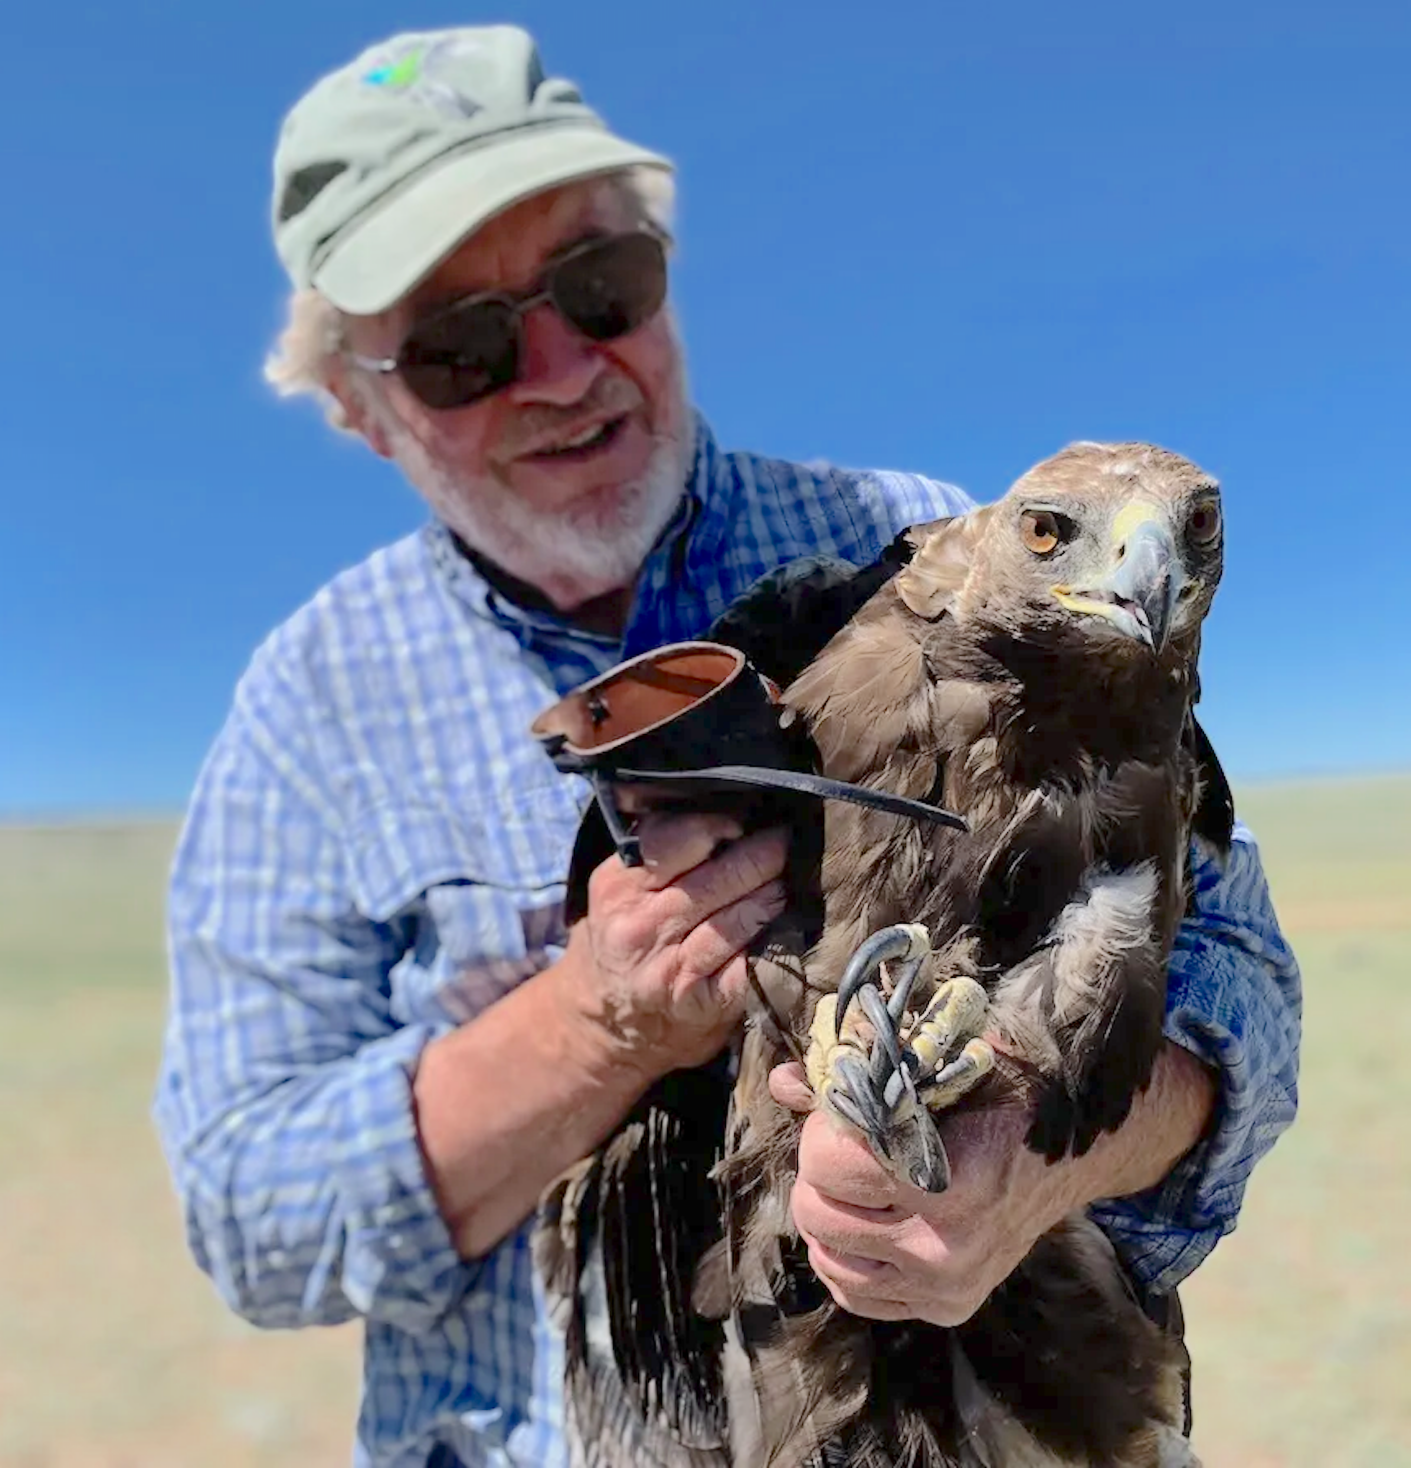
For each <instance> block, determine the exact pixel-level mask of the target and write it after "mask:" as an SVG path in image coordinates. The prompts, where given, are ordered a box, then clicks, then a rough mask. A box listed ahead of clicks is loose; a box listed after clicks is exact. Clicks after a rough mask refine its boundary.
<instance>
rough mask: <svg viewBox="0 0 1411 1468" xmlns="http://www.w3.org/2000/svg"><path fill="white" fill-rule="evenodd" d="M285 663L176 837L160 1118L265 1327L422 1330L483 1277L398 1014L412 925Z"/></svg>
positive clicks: (230, 728) (203, 1254) (228, 1275)
mask: <svg viewBox="0 0 1411 1468" xmlns="http://www.w3.org/2000/svg"><path fill="white" fill-rule="evenodd" d="M278 686H279V680H278V679H277V678H272V677H269V676H262V677H247V679H246V682H245V685H244V686H243V688H242V694H241V696H240V697H239V698H238V699H237V703H236V707H235V710H234V712H233V713H232V716H231V718H230V720H229V722H228V723H227V725H226V727H225V729H224V731H223V732H222V734H221V736H220V738H219V739H218V741H217V743H216V745H215V747H214V749H213V751H212V753H211V755H210V757H209V759H208V761H207V763H206V766H205V769H204V771H203V773H202V775H201V777H200V781H199V785H198V788H197V791H196V793H195V797H194V799H193V801H192V804H191V809H190V815H189V817H188V821H187V825H186V828H185V830H184V833H183V837H182V840H181V843H180V845H179V848H178V852H177V857H176V862H175V869H174V877H173V883H172V888H171V897H170V911H169V944H170V958H171V965H172V972H173V1001H172V1007H171V1012H170V1017H169V1022H168V1028H167V1034H166V1043H165V1048H164V1058H163V1065H162V1071H161V1075H160V1079H159V1084H158V1093H157V1099H156V1116H157V1121H158V1126H159V1130H160V1132H161V1134H162V1139H163V1143H164V1146H165V1148H166V1151H167V1155H168V1160H169V1163H170V1166H171V1168H172V1171H173V1174H174V1177H175V1180H176V1183H177V1187H178V1191H179V1193H180V1196H181V1199H182V1203H183V1207H184V1213H185V1219H186V1225H187V1231H188V1237H189V1241H190V1245H191V1248H192V1251H193V1253H194V1255H195V1257H196V1259H197V1261H198V1263H199V1264H200V1265H201V1267H202V1268H203V1269H204V1270H205V1271H206V1272H207V1273H208V1274H209V1275H210V1276H211V1278H212V1280H213V1281H214V1283H215V1284H216V1286H217V1288H218V1289H219V1291H220V1293H221V1295H222V1296H223V1297H224V1299H225V1300H226V1301H227V1302H228V1303H229V1304H230V1306H231V1307H232V1308H233V1309H235V1310H236V1311H237V1312H238V1313H240V1314H241V1315H243V1316H244V1317H245V1318H247V1319H248V1320H250V1321H252V1322H254V1323H255V1324H257V1325H261V1326H270V1327H287V1326H299V1325H311V1324H332V1323H336V1322H339V1321H342V1320H346V1319H349V1318H351V1317H353V1316H355V1315H362V1316H367V1317H369V1318H371V1319H374V1320H383V1321H386V1322H389V1323H394V1324H396V1325H398V1326H400V1327H401V1328H403V1329H406V1330H416V1329H417V1328H419V1327H424V1326H425V1325H426V1324H427V1323H428V1322H430V1321H433V1320H435V1319H437V1318H438V1317H440V1316H441V1315H443V1314H444V1313H445V1312H446V1311H447V1310H448V1309H449V1308H450V1307H451V1306H452V1305H453V1304H454V1303H455V1301H456V1300H457V1299H459V1298H460V1297H461V1296H462V1295H463V1294H464V1293H465V1292H466V1291H467V1290H468V1289H471V1288H473V1286H474V1282H475V1276H476V1268H475V1267H474V1266H468V1265H466V1264H463V1263H462V1262H461V1260H460V1259H459V1258H458V1256H457V1254H456V1252H455V1250H454V1248H453V1246H452V1243H451V1240H450V1238H449V1236H448V1233H447V1230H446V1228H445V1225H444V1223H443V1221H442V1219H441V1215H440V1214H439V1212H438V1211H437V1207H436V1203H435V1200H434V1198H433V1196H432V1194H431V1190H430V1187H429V1185H428V1182H427V1180H426V1176H425V1172H424V1168H423V1164H422V1159H421V1154H420V1149H419V1145H418V1142H417V1136H416V1130H415V1126H414V1121H413V1113H412V1100H411V1078H412V1076H413V1074H414V1072H415V1067H416V1064H417V1060H418V1057H419V1055H420V1053H421V1050H422V1048H423V1046H424V1045H425V1044H426V1043H427V1041H428V1039H429V1038H431V1035H432V1030H431V1029H430V1028H429V1027H428V1026H426V1025H421V1024H411V1025H401V1024H398V1023H397V1022H396V1020H395V1018H394V1016H393V1014H392V1013H391V1012H390V1004H389V999H390V992H391V990H390V984H389V977H388V976H389V973H390V971H391V969H392V967H393V965H394V964H396V962H397V961H398V959H399V958H400V957H401V956H402V955H403V953H404V952H405V951H406V949H407V946H408V943H409V941H410V937H411V934H410V933H409V932H408V931H406V930H405V922H404V921H403V920H401V919H393V920H391V921H388V922H386V923H378V922H374V921H371V920H370V919H369V918H367V917H366V916H365V915H363V914H361V913H358V912H357V911H356V910H355V906H354V903H353V901H352V900H351V898H350V895H349V882H348V873H347V867H346V852H345V850H344V849H343V846H342V843H341V840H340V822H339V821H338V819H337V813H336V812H334V811H333V810H331V809H330V808H329V806H328V804H327V803H326V800H325V797H324V794H323V792H322V791H321V790H320V789H319V787H318V784H317V782H316V780H315V778H314V777H313V776H312V775H311V774H310V772H309V770H308V768H307V767H305V766H301V765H300V764H299V763H297V762H295V760H294V759H293V758H292V757H291V755H290V751H291V750H307V748H308V743H309V741H308V738H307V731H304V730H301V729H300V728H298V726H297V725H298V715H297V714H291V713H290V712H288V709H289V707H290V705H291V701H290V700H288V699H281V698H280V697H279V696H278Z"/></svg>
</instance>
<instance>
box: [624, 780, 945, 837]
mask: <svg viewBox="0 0 1411 1468" xmlns="http://www.w3.org/2000/svg"><path fill="white" fill-rule="evenodd" d="M612 779H613V781H614V783H617V784H622V785H685V786H692V785H698V786H705V787H710V786H712V785H714V786H717V787H718V786H722V785H725V786H737V785H747V786H754V787H756V788H758V789H762V790H788V791H792V792H793V793H794V794H796V795H812V796H816V797H817V798H818V799H819V800H846V801H848V802H850V803H851V804H853V805H862V806H867V807H868V808H869V809H870V810H881V811H886V812H887V813H888V814H889V815H894V816H908V817H910V818H911V819H912V820H916V821H931V822H933V823H934V824H935V825H938V826H952V827H954V828H955V829H956V830H957V831H968V830H969V829H970V823H969V822H968V821H967V820H966V819H965V817H964V816H958V815H956V814H955V812H954V811H949V810H943V809H942V808H941V807H940V806H939V805H930V804H928V803H927V802H926V801H924V800H912V799H911V798H910V797H909V796H906V795H892V794H889V793H888V792H887V791H885V790H871V789H869V788H868V787H867V786H866V785H850V784H848V783H847V782H846V781H843V780H829V779H827V778H826V777H825V776H823V775H807V774H804V773H802V772H801V771H798V770H772V769H765V768H763V767H761V766H757V765H713V766H711V767H710V768H708V769H704V770H629V769H625V768H623V767H622V766H617V767H616V768H614V770H613V771H612Z"/></svg>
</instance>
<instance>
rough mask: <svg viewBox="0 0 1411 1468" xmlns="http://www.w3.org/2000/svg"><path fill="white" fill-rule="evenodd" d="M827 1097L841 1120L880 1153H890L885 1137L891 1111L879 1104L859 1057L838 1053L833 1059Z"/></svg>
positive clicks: (886, 1154)
mask: <svg viewBox="0 0 1411 1468" xmlns="http://www.w3.org/2000/svg"><path fill="white" fill-rule="evenodd" d="M828 1100H829V1102H830V1104H831V1105H832V1106H833V1107H834V1108H835V1109H836V1111H837V1112H838V1114H839V1115H840V1116H841V1117H842V1118H843V1120H844V1121H849V1122H851V1123H852V1124H853V1126H855V1127H856V1128H857V1129H858V1131H860V1132H862V1133H863V1134H864V1135H865V1136H866V1137H867V1139H868V1141H870V1142H871V1143H872V1145H873V1146H874V1147H875V1148H876V1149H877V1151H878V1152H880V1153H881V1154H882V1156H883V1157H887V1158H890V1157H891V1155H892V1149H891V1145H890V1143H889V1141H888V1137H889V1135H890V1132H891V1127H892V1114H891V1111H890V1110H889V1109H888V1108H887V1107H885V1106H883V1105H882V1101H881V1098H880V1096H879V1094H878V1092H877V1088H876V1087H875V1086H874V1085H873V1084H872V1080H871V1077H870V1076H869V1075H868V1074H867V1069H866V1067H865V1066H864V1065H863V1063H862V1061H861V1060H858V1059H856V1058H854V1057H853V1056H851V1055H839V1056H837V1057H836V1058H835V1059H834V1061H833V1084H832V1086H831V1087H830V1088H829V1091H828Z"/></svg>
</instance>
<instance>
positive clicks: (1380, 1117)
mask: <svg viewBox="0 0 1411 1468" xmlns="http://www.w3.org/2000/svg"><path fill="white" fill-rule="evenodd" d="M1241 811H1242V813H1243V814H1244V816H1245V818H1246V819H1247V820H1248V821H1249V822H1250V823H1251V824H1252V825H1253V826H1254V827H1255V829H1256V830H1257V831H1258V832H1259V834H1260V836H1261V838H1262V841H1263V843H1264V849H1265V855H1266V859H1267V862H1268V867H1269V871H1270V874H1271V879H1272V881H1273V883H1274V888H1275V893H1276V896H1277V898H1278V901H1279V905H1280V910H1281V913H1282V915H1283V918H1284V922H1285V926H1286V927H1287V929H1288V930H1289V932H1290V934H1291V935H1292V937H1293V938H1294V940H1295V944H1296V946H1297V948H1298V951H1299V954H1300V957H1301V959H1302V961H1303V965H1304V971H1305V980H1306V986H1307V1039H1306V1046H1305V1060H1304V1081H1303V1109H1302V1114H1301V1116H1300V1119H1299V1122H1298V1124H1297V1125H1296V1127H1295V1128H1294V1130H1293V1131H1292V1132H1291V1133H1290V1134H1289V1136H1288V1137H1287V1138H1286V1139H1285V1140H1284V1142H1283V1143H1282V1144H1281V1145H1280V1147H1279V1148H1278V1149H1277V1150H1276V1152H1275V1153H1274V1155H1273V1156H1272V1157H1271V1158H1270V1159H1269V1160H1268V1161H1267V1162H1266V1163H1265V1164H1264V1165H1263V1166H1262V1168H1261V1169H1260V1171H1259V1174H1258V1176H1257V1177H1256V1178H1255V1180H1254V1183H1253V1186H1252V1188H1251V1190H1250V1195H1249V1198H1248V1202H1247V1205H1246V1208H1245V1213H1244V1217H1243V1221H1242V1223H1241V1226H1240V1229H1239V1230H1238V1232H1237V1233H1236V1234H1235V1235H1234V1236H1233V1237H1232V1238H1230V1239H1228V1240H1226V1241H1225V1242H1224V1243H1223V1244H1222V1245H1221V1247H1220V1248H1219V1249H1218V1250H1217V1251H1216V1253H1215V1255H1214V1256H1213V1258H1212V1259H1211V1260H1210V1262H1209V1263H1208V1264H1207V1265H1206V1266H1205V1267H1204V1268H1203V1269H1202V1270H1201V1271H1200V1273H1199V1274H1198V1275H1197V1277H1196V1278H1195V1279H1194V1280H1193V1281H1191V1283H1190V1285H1189V1286H1188V1289H1187V1291H1186V1300H1187V1313H1188V1315H1189V1318H1190V1335H1191V1344H1192V1349H1193V1352H1194V1355H1195V1359H1196V1372H1197V1375H1196V1390H1197V1400H1196V1411H1197V1422H1198V1429H1197V1439H1198V1442H1199V1444H1200V1447H1201V1450H1202V1452H1203V1454H1204V1456H1205V1459H1206V1462H1207V1464H1208V1465H1209V1468H1373V1465H1375V1468H1398V1465H1411V1385H1408V1383H1411V1270H1408V1268H1407V1265H1406V1262H1405V1257H1404V1255H1405V1247H1404V1242H1403V1241H1404V1240H1405V1239H1406V1238H1407V1236H1408V1232H1411V1230H1408V1220H1411V1140H1408V1126H1411V1122H1409V1121H1408V1118H1411V1066H1408V1065H1407V1064H1406V1062H1405V1056H1406V1055H1407V1053H1408V1052H1411V779H1408V778H1402V779H1391V780H1380V781H1365V782H1354V781H1348V782H1338V783H1326V784H1316V785H1315V784H1306V785H1298V786H1287V787H1282V788H1273V787H1264V788H1257V789H1253V790H1249V791H1246V792H1244V794H1243V797H1242V799H1241ZM172 834H173V833H172V829H171V828H170V827H169V826H164V825H152V826H130V827H124V828H113V829H97V828H82V827H68V828H54V829H39V830H36V829H18V828H11V829H4V828H0V1117H3V1122H0V1465H3V1468H194V1465H196V1464H200V1465H202V1468H237V1465H239V1468H244V1465H257V1464H258V1465H268V1468H283V1465H289V1468H293V1465H295V1464H298V1465H300V1468H310V1465H318V1464H330V1465H337V1464H339V1463H345V1462H346V1461H347V1460H348V1454H349V1444H350V1439H351V1424H352V1416H353V1410H354V1403H355V1398H356V1389H357V1388H356V1381H357V1360H356V1356H357V1337H356V1333H355V1332H354V1331H353V1330H351V1329H349V1328H344V1329H342V1330H338V1331H328V1332H316V1333H305V1334H302V1335H262V1334H260V1333H257V1332H256V1331H254V1330H251V1329H249V1328H247V1327H245V1326H244V1325H242V1324H240V1323H239V1322H237V1321H235V1320H233V1319H231V1318H230V1317H229V1316H228V1315H227V1314H226V1313H225V1312H224V1310H223V1308H222V1307H221V1306H220V1304H219V1303H218V1301H217V1300H216V1299H215V1297H214V1295H213V1294H212V1293H211V1292H210V1290H209V1288H208V1287H207V1286H206V1284H205V1282H204V1281H203V1280H202V1279H201V1278H200V1277H199V1276H198V1275H197V1273H196V1272H195V1270H194V1268H193V1267H192V1266H191V1265H190V1264H189V1262H188V1260H187V1258H186V1256H185V1253H184V1247H183V1243H182V1239H181V1230H180V1223H179V1220H178V1217H177V1211H176V1208H175V1205H174V1203H173V1201H172V1199H171V1198H170V1196H169V1194H168V1190H167V1184H166V1179H165V1175H164V1172H163V1167H162V1163H161V1159H160V1156H159V1153H158V1149H157V1146H156V1142H155V1139H154V1137H153V1134H152V1131H151V1128H150V1125H149V1122H148V1119H147V1118H148V1105H149V1097H150V1091H151V1085H152V1077H153V1073H154V1069H155V1065H156V1055H157V1048H158V1043H159V1033H160V1026H161V1014H162V1005H163V987H164V979H163V972H162V953H161V939H160V908H161V889H162V882H163V875H164V868H165V864H166V860H167V856H168V853H169V849H170V843H171V839H172Z"/></svg>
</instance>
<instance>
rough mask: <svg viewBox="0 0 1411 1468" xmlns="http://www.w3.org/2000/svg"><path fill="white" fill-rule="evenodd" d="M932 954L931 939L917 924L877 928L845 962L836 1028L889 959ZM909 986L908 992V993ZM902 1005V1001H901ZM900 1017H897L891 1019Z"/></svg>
mask: <svg viewBox="0 0 1411 1468" xmlns="http://www.w3.org/2000/svg"><path fill="white" fill-rule="evenodd" d="M930 951H931V939H930V937H929V935H928V934H927V932H926V929H925V928H924V927H922V926H921V924H920V923H893V924H892V925H891V927H889V928H879V929H878V930H877V931H876V932H875V933H873V934H872V935H871V936H870V937H868V938H865V939H864V940H863V942H862V944H861V946H860V947H859V948H858V950H857V952H856V953H854V954H853V956H852V958H851V959H850V960H849V961H848V966H847V969H846V971H845V972H844V974H843V977H842V981H841V982H840V983H839V985H838V1018H837V1023H838V1027H839V1029H840V1030H841V1028H842V1025H843V1021H844V1020H845V1019H846V1018H847V1013H848V1009H849V1008H850V1007H851V1005H852V1002H853V1000H854V999H855V998H856V997H857V994H858V992H859V990H861V988H862V987H863V985H864V984H871V983H874V982H875V980H874V977H873V976H874V975H875V974H876V973H877V972H878V970H879V969H880V968H881V967H882V965H883V964H884V963H886V962H888V960H900V961H903V962H911V961H915V960H920V959H922V958H924V957H925V956H926V955H927V954H928V953H929V952H930ZM909 987H910V986H909V985H908V990H909ZM903 1002H905V1001H903ZM894 1017H899V1016H894Z"/></svg>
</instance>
